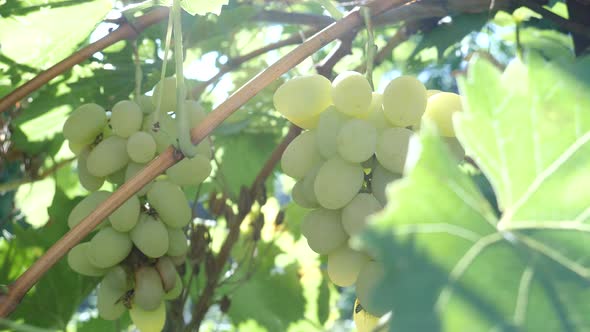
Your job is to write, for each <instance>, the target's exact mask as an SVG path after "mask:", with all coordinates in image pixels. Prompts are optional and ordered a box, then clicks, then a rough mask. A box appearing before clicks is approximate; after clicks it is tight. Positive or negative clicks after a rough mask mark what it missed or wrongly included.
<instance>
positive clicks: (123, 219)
mask: <svg viewBox="0 0 590 332" xmlns="http://www.w3.org/2000/svg"><path fill="white" fill-rule="evenodd" d="M139 211H140V202H139V198H137V196H135V195H133V196H131V197H129V199H128V200H126V201H125V203H123V204H122V205H121V206H119V207H118V208H117V209H116V210H115V211H114V212H113V213H111V215H110V216H109V220H110V221H111V226H112V227H113V228H114V229H115V230H116V231H118V232H123V233H124V232H129V231H130V230H131V229H133V227H135V225H136V224H137V220H138V219H139Z"/></svg>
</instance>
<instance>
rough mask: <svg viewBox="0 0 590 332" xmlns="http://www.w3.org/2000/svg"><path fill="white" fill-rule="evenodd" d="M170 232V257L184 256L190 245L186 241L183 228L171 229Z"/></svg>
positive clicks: (167, 253)
mask: <svg viewBox="0 0 590 332" xmlns="http://www.w3.org/2000/svg"><path fill="white" fill-rule="evenodd" d="M166 229H167V230H168V251H167V252H166V255H168V256H182V255H185V254H186V253H187V252H188V243H187V241H186V235H184V231H183V230H182V228H170V227H166Z"/></svg>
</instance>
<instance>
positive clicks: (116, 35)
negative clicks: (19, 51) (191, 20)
mask: <svg viewBox="0 0 590 332" xmlns="http://www.w3.org/2000/svg"><path fill="white" fill-rule="evenodd" d="M166 17H168V8H165V7H159V8H156V9H154V10H152V11H150V12H149V13H147V14H145V15H143V16H140V17H138V18H137V19H135V20H134V22H133V27H132V26H131V25H130V24H129V23H125V24H123V25H120V26H119V27H118V28H117V29H115V30H114V31H113V32H111V33H109V34H108V35H106V36H104V37H103V38H101V39H99V40H97V41H95V42H94V43H92V44H90V45H88V46H86V47H84V48H83V49H81V50H79V51H78V52H76V53H74V54H72V55H71V56H69V57H67V58H65V59H64V60H62V61H60V62H58V63H57V64H55V65H54V66H53V67H51V68H49V69H47V70H45V71H43V72H42V73H40V74H39V75H37V76H35V78H33V79H32V80H30V81H28V82H27V83H25V84H23V85H21V86H19V87H18V88H16V89H15V90H14V91H12V92H11V93H9V94H8V95H6V96H5V97H3V98H2V99H0V113H2V112H4V111H6V110H7V109H8V108H9V107H10V106H12V105H14V104H16V103H17V102H18V101H19V100H21V99H23V98H25V97H26V96H28V95H29V94H30V93H32V92H33V91H35V90H37V89H39V88H40V87H42V86H43V85H44V84H46V83H47V82H49V81H51V80H52V79H54V78H55V77H57V76H59V75H61V74H62V73H64V72H65V71H66V70H68V69H70V68H72V67H74V66H75V65H77V64H79V63H81V62H82V61H84V60H86V59H88V58H89V57H90V56H92V54H94V53H96V52H100V51H101V50H103V49H105V48H107V47H109V46H110V45H113V44H114V43H116V42H118V41H120V40H123V39H130V38H135V37H136V36H137V34H138V33H140V32H142V31H143V30H145V29H146V28H147V27H149V26H151V25H153V24H156V23H158V22H160V21H162V20H163V19H165V18H166Z"/></svg>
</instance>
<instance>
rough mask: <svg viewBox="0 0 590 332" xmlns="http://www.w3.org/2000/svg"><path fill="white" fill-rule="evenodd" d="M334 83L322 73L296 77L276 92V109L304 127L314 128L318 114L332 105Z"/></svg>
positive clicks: (274, 99) (274, 100)
mask: <svg viewBox="0 0 590 332" xmlns="http://www.w3.org/2000/svg"><path fill="white" fill-rule="evenodd" d="M331 90H332V84H331V83H330V81H329V80H328V79H327V78H325V77H323V76H321V75H309V76H299V77H295V78H293V79H291V80H288V81H287V82H285V83H283V85H281V86H280V87H279V88H278V89H277V90H276V91H275V93H274V96H273V102H274V106H275V108H276V110H277V111H278V112H279V113H281V114H282V115H283V116H284V117H285V118H287V119H288V120H289V121H291V122H293V123H294V124H296V125H298V126H299V127H302V128H306V129H309V128H313V127H314V125H315V121H316V120H315V119H316V118H317V116H318V115H319V114H320V113H321V112H322V111H323V110H325V109H326V107H328V106H330V104H331V103H332V98H331Z"/></svg>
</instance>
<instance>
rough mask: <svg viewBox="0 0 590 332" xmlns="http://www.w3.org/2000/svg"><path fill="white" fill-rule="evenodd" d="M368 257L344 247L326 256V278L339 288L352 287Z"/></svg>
mask: <svg viewBox="0 0 590 332" xmlns="http://www.w3.org/2000/svg"><path fill="white" fill-rule="evenodd" d="M368 261H369V257H368V256H367V255H365V254H363V253H362V252H359V251H356V250H353V249H351V248H350V247H348V246H347V245H344V246H342V247H340V248H338V249H336V250H334V251H332V252H330V253H329V254H328V276H329V277H330V280H331V281H332V282H333V283H334V284H336V285H338V286H340V287H348V286H352V285H353V284H354V283H355V282H356V278H357V277H358V274H359V272H360V270H361V268H362V267H363V265H365V264H366V263H367V262H368Z"/></svg>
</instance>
